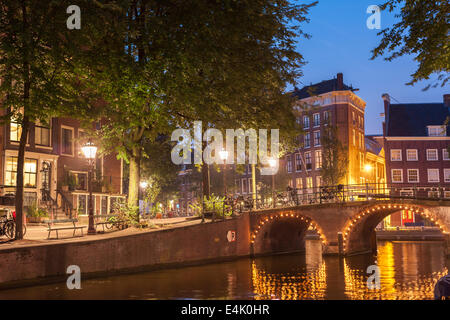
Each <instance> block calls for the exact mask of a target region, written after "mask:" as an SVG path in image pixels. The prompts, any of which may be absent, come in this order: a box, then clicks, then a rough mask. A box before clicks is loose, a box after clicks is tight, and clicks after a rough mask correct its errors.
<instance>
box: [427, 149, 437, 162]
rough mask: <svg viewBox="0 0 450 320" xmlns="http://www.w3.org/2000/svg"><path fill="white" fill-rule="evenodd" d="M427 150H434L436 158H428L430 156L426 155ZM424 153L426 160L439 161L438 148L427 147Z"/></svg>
mask: <svg viewBox="0 0 450 320" xmlns="http://www.w3.org/2000/svg"><path fill="white" fill-rule="evenodd" d="M428 151H434V152H435V154H436V159H430V158H429V157H428ZM426 153H427V161H439V152H438V149H427V150H426Z"/></svg>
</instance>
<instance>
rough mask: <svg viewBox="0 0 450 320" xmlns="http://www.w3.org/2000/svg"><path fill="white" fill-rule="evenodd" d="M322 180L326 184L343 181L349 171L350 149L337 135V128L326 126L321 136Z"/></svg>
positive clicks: (336, 183)
mask: <svg viewBox="0 0 450 320" xmlns="http://www.w3.org/2000/svg"><path fill="white" fill-rule="evenodd" d="M321 144H322V150H323V151H322V169H321V174H322V180H323V183H324V185H326V186H335V185H338V184H339V183H341V182H342V179H343V178H344V177H345V176H346V174H347V171H348V149H347V147H345V146H344V145H343V144H342V143H341V141H340V140H339V138H338V136H337V128H336V127H333V126H330V125H328V126H326V127H325V129H324V131H323V134H322V136H321Z"/></svg>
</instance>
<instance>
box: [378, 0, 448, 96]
mask: <svg viewBox="0 0 450 320" xmlns="http://www.w3.org/2000/svg"><path fill="white" fill-rule="evenodd" d="M381 9H382V10H386V9H388V10H389V12H392V11H394V10H397V9H400V13H399V14H398V15H397V17H399V18H400V19H401V20H400V21H399V22H397V23H396V24H394V26H392V27H391V28H386V29H384V30H382V31H381V32H380V33H379V35H381V36H382V37H383V38H382V39H381V42H380V44H379V45H378V47H376V48H375V49H374V50H373V51H372V54H373V55H372V59H375V58H377V57H379V56H383V55H384V54H385V53H389V55H388V56H387V57H386V58H385V60H387V61H392V60H394V59H396V58H399V57H401V56H404V55H410V54H411V55H414V56H415V57H414V59H415V60H416V61H417V62H418V64H419V66H418V68H417V70H416V71H415V72H414V73H413V74H412V75H411V76H412V79H411V81H410V82H409V83H408V85H414V84H415V83H417V82H418V81H421V80H428V79H429V78H430V76H431V75H433V74H437V75H438V78H437V81H436V83H434V84H433V85H431V84H430V85H428V86H427V87H426V88H425V90H426V89H428V88H430V87H431V86H433V87H436V86H438V85H439V83H440V85H441V86H442V87H444V86H445V84H446V83H447V82H448V80H449V72H450V63H449V61H450V45H449V37H448V19H449V18H448V13H449V12H450V4H449V2H448V1H447V0H421V1H416V0H406V1H404V0H389V1H387V2H386V3H384V4H383V5H382V6H381Z"/></svg>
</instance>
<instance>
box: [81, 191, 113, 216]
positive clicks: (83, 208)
mask: <svg viewBox="0 0 450 320" xmlns="http://www.w3.org/2000/svg"><path fill="white" fill-rule="evenodd" d="M86 201H87V196H86V195H84V194H79V195H78V214H87V205H86ZM111 208H112V206H111Z"/></svg>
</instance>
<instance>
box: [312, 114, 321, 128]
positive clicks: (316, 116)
mask: <svg viewBox="0 0 450 320" xmlns="http://www.w3.org/2000/svg"><path fill="white" fill-rule="evenodd" d="M313 121H314V127H318V126H320V113H314V114H313Z"/></svg>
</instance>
